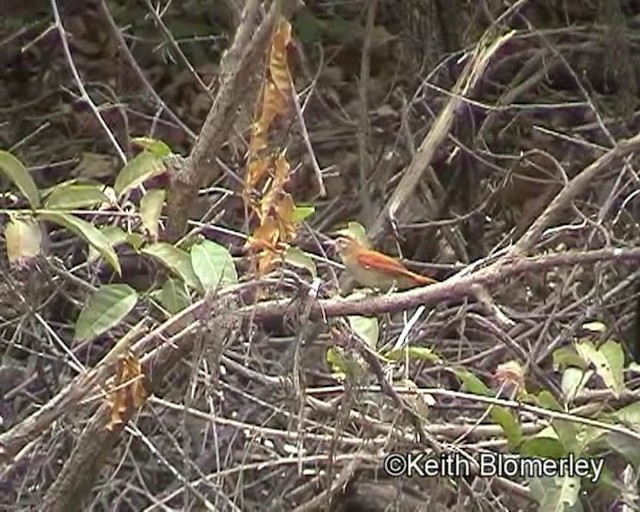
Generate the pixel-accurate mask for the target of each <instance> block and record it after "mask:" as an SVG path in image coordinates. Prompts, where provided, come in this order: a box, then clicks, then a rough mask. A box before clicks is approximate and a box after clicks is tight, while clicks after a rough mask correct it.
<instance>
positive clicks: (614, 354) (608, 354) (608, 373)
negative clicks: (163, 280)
mask: <svg viewBox="0 0 640 512" xmlns="http://www.w3.org/2000/svg"><path fill="white" fill-rule="evenodd" d="M598 353H599V355H601V356H602V363H603V364H602V366H600V371H598V369H597V368H596V371H597V372H598V374H599V375H600V377H601V378H602V380H603V381H604V383H605V384H606V385H607V387H609V389H611V390H613V392H614V394H615V396H620V393H622V392H623V391H624V390H625V389H626V386H625V383H624V350H623V349H622V346H621V345H620V343H618V342H617V341H613V340H607V341H606V342H605V343H603V344H602V345H601V346H600V348H599V349H598Z"/></svg>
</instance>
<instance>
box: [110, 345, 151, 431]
mask: <svg viewBox="0 0 640 512" xmlns="http://www.w3.org/2000/svg"><path fill="white" fill-rule="evenodd" d="M143 378H144V373H143V371H142V365H141V364H140V361H139V360H138V358H137V357H136V356H135V355H134V354H133V353H131V352H129V353H127V354H126V355H125V356H124V357H122V358H120V359H119V360H118V365H117V368H116V375H115V377H114V390H113V391H112V392H111V393H109V394H108V395H107V404H108V405H109V407H110V408H111V419H110V420H109V423H108V424H107V429H108V430H113V429H114V428H116V427H118V426H120V425H122V424H123V423H124V422H125V421H126V420H127V419H128V418H129V416H131V413H132V412H133V410H135V409H138V408H140V407H142V405H144V402H145V400H146V398H147V396H148V394H147V391H146V389H145V388H144V384H143Z"/></svg>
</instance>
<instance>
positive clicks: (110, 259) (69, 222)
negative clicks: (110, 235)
mask: <svg viewBox="0 0 640 512" xmlns="http://www.w3.org/2000/svg"><path fill="white" fill-rule="evenodd" d="M38 218H39V219H40V220H45V221H49V222H53V223H54V224H58V225H59V226H62V227H63V228H65V229H68V230H69V231H71V232H72V233H74V234H75V235H77V236H79V237H80V238H82V239H83V240H84V241H85V242H87V243H88V244H89V245H91V246H93V247H94V248H95V249H96V250H97V251H98V252H99V253H100V256H102V257H103V258H104V260H105V261H106V262H107V263H108V264H109V265H111V266H112V267H113V269H114V270H115V271H116V272H117V273H118V275H121V274H122V270H121V268H120V261H119V260H118V255H117V254H116V252H115V251H114V250H113V247H111V244H110V243H109V240H107V238H106V237H105V236H104V235H103V234H102V233H101V232H100V230H98V228H96V227H95V226H94V225H93V224H90V223H89V222H87V221H85V220H82V219H80V218H79V217H76V216H75V215H70V214H68V213H62V212H45V213H41V214H39V215H38Z"/></svg>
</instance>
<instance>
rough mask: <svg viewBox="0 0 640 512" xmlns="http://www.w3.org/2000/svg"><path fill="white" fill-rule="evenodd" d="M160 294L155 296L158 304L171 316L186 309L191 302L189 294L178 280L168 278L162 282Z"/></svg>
mask: <svg viewBox="0 0 640 512" xmlns="http://www.w3.org/2000/svg"><path fill="white" fill-rule="evenodd" d="M159 292H160V293H158V295H157V299H158V302H160V304H161V305H162V307H163V308H164V309H166V310H167V311H168V312H169V313H171V314H172V315H175V314H176V313H179V312H180V311H182V310H183V309H184V308H186V307H187V306H188V305H189V304H191V301H190V300H189V293H188V292H187V289H186V288H185V286H184V283H183V282H182V281H180V280H179V279H173V278H171V277H170V278H169V279H167V280H166V281H165V282H164V285H163V286H162V289H161V290H159Z"/></svg>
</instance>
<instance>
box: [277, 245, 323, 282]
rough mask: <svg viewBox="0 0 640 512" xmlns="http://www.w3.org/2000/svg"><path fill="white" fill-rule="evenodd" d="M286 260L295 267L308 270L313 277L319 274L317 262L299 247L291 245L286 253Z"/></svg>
mask: <svg viewBox="0 0 640 512" xmlns="http://www.w3.org/2000/svg"><path fill="white" fill-rule="evenodd" d="M284 261H286V262H287V263H289V264H290V265H293V266H294V267H298V268H303V269H305V270H307V271H308V272H309V273H310V274H311V275H312V276H313V277H316V276H317V275H318V269H317V267H316V264H315V262H314V261H313V260H312V259H311V258H310V257H309V256H308V255H307V254H306V253H305V252H303V251H301V250H300V249H298V248H297V247H289V248H288V249H287V251H286V252H285V253H284Z"/></svg>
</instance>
